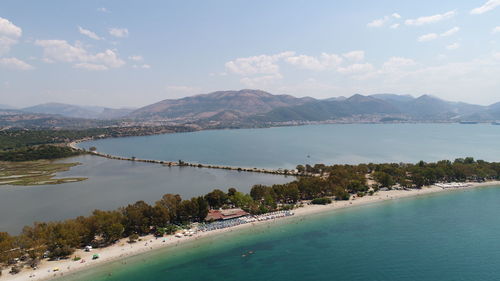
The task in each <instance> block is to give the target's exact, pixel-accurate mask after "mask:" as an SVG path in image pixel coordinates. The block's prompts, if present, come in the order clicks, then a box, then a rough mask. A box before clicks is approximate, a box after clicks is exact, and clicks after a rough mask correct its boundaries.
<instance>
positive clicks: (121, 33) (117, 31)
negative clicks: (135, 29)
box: [108, 27, 128, 38]
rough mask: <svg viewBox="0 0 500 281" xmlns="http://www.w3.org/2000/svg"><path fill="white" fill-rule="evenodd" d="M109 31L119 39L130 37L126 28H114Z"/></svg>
mask: <svg viewBox="0 0 500 281" xmlns="http://www.w3.org/2000/svg"><path fill="white" fill-rule="evenodd" d="M108 31H109V34H111V35H112V36H114V37H118V38H125V37H128V29H126V28H116V27H112V28H110V29H109V30H108Z"/></svg>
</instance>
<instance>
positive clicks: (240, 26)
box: [0, 0, 500, 107]
mask: <svg viewBox="0 0 500 281" xmlns="http://www.w3.org/2000/svg"><path fill="white" fill-rule="evenodd" d="M498 77H500V0H468V1H457V0H454V1H451V0H443V1H426V0H424V1H411V3H410V1H394V0H381V1H368V0H366V1H360V0H352V1H319V0H318V1H305V0H304V1H298V0H297V1H296V0H286V1H284V0H283V1H258V0H254V1H238V0H218V1H216V0H214V1H208V0H207V1H201V0H200V1H189V0H183V1H147V0H146V1H124V0H106V1H105V0H86V1H66V0H52V1H35V0H32V1H23V0H2V1H1V2H0V98H1V99H0V104H10V105H14V106H28V105H33V104H37V103H43V102H63V103H73V104H86V105H103V106H113V107H122V106H134V107H137V106H143V105H146V104H150V103H153V102H156V101H159V100H162V99H167V98H178V97H183V96H188V95H193V94H200V93H208V92H211V91H215V90H228V89H243V88H256V89H262V90H266V91H269V92H271V93H275V94H291V95H295V96H312V97H317V98H327V97H334V96H350V95H352V94H355V93H361V94H374V93H401V94H411V95H414V96H419V95H421V94H431V95H434V96H437V97H441V98H444V99H448V100H457V101H458V100H460V101H466V102H471V103H478V104H490V103H494V102H498V101H500V82H499V81H500V80H499V78H498Z"/></svg>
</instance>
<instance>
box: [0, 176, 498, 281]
mask: <svg viewBox="0 0 500 281" xmlns="http://www.w3.org/2000/svg"><path fill="white" fill-rule="evenodd" d="M493 185H500V181H495V182H486V183H473V184H471V186H470V187H468V188H474V187H479V186H493ZM464 189H467V188H457V189H454V188H453V189H442V188H440V187H436V186H432V187H426V188H422V189H414V190H390V191H379V192H377V193H375V194H374V195H373V196H364V197H362V198H355V199H351V200H349V201H335V202H334V203H333V204H330V205H306V206H304V207H302V208H298V209H295V210H294V213H295V216H292V217H285V218H282V219H279V220H280V221H281V220H286V219H290V218H294V217H300V216H306V215H310V214H314V213H320V212H326V211H332V210H336V209H342V208H348V207H353V206H361V205H367V204H372V203H377V202H383V201H386V200H394V199H399V198H406V197H415V196H421V195H426V194H432V193H437V192H443V191H453V190H464ZM266 223H268V224H271V223H273V221H272V220H271V221H262V222H256V223H248V224H243V225H239V226H235V227H231V228H225V229H219V230H214V231H210V232H199V233H197V234H195V235H193V236H191V237H183V238H175V237H174V236H173V235H169V236H166V237H164V238H158V239H156V238H154V237H153V236H152V235H148V236H145V237H141V239H142V241H138V242H136V243H133V244H129V243H128V242H127V240H128V239H122V240H120V241H119V242H118V243H116V244H114V245H113V246H110V247H106V248H101V249H94V250H92V251H91V252H85V251H83V250H77V251H76V252H75V253H74V254H73V255H72V256H71V257H75V256H78V257H81V258H82V259H83V260H85V262H84V263H81V261H73V260H72V259H68V260H60V261H48V260H43V261H42V262H41V263H40V265H39V266H38V269H37V270H31V269H29V268H25V269H24V270H23V271H22V272H20V273H18V274H16V275H11V274H9V273H8V271H9V270H10V268H9V269H5V270H3V272H2V276H1V277H0V279H1V280H15V281H21V280H49V279H52V278H55V277H60V276H64V275H65V274H66V275H67V274H68V273H74V272H77V271H81V270H85V269H89V268H91V267H95V266H96V265H98V264H104V263H108V262H111V261H116V260H120V259H123V258H126V257H130V256H134V255H138V254H141V253H145V252H149V251H152V250H155V249H159V248H165V247H169V246H174V245H176V244H177V245H178V244H180V243H185V242H187V241H192V240H195V239H200V238H202V237H209V236H213V235H218V234H221V233H225V232H229V231H233V230H236V229H243V228H246V227H250V226H253V225H255V224H266ZM164 240H165V242H163V241H164ZM94 254H99V255H100V258H99V259H97V260H92V255H94ZM54 268H58V269H59V271H57V272H54V271H53V269H54ZM32 274H34V275H35V276H34V277H30V275H32Z"/></svg>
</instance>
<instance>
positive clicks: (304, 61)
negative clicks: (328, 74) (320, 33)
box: [285, 53, 342, 71]
mask: <svg viewBox="0 0 500 281" xmlns="http://www.w3.org/2000/svg"><path fill="white" fill-rule="evenodd" d="M285 61H286V62H287V63H289V64H291V65H295V66H298V67H300V68H304V69H310V70H316V71H320V70H324V69H327V68H330V67H336V66H338V65H339V64H340V63H341V62H342V58H341V57H340V56H339V55H337V54H328V53H322V54H321V56H320V57H319V58H316V57H313V56H307V55H299V56H292V57H287V58H285Z"/></svg>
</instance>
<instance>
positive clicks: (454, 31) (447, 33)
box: [441, 26, 460, 37]
mask: <svg viewBox="0 0 500 281" xmlns="http://www.w3.org/2000/svg"><path fill="white" fill-rule="evenodd" d="M458 31H460V28H459V27H458V26H455V27H454V28H452V29H450V30H448V31H446V32H443V33H441V37H447V36H451V35H453V34H455V33H457V32H458Z"/></svg>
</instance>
